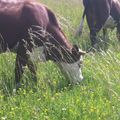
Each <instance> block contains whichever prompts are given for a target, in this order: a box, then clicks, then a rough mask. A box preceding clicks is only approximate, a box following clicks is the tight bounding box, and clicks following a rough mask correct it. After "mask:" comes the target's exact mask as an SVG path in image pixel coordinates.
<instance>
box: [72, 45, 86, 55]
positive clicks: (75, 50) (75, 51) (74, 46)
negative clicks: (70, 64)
mask: <svg viewBox="0 0 120 120" xmlns="http://www.w3.org/2000/svg"><path fill="white" fill-rule="evenodd" d="M72 53H73V54H74V55H78V54H80V55H85V53H86V52H85V51H83V50H81V49H80V48H79V47H78V46H77V45H73V48H72Z"/></svg>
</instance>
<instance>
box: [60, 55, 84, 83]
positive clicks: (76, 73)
mask: <svg viewBox="0 0 120 120" xmlns="http://www.w3.org/2000/svg"><path fill="white" fill-rule="evenodd" d="M81 62H82V56H81V58H80V60H79V61H77V62H75V63H72V64H68V63H64V62H63V63H60V64H59V66H60V68H62V69H61V71H62V72H63V74H64V73H65V74H66V75H67V77H68V78H69V80H70V82H71V83H73V84H77V83H79V82H81V81H82V80H83V76H82V71H81V66H80V65H81Z"/></svg>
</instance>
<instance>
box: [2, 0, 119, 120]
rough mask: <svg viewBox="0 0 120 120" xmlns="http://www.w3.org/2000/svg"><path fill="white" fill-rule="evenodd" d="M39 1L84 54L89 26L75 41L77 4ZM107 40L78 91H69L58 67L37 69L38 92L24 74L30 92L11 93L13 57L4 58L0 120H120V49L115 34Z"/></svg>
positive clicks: (75, 0) (89, 61)
mask: <svg viewBox="0 0 120 120" xmlns="http://www.w3.org/2000/svg"><path fill="white" fill-rule="evenodd" d="M40 1H41V2H42V3H45V4H46V5H48V6H49V8H51V9H52V10H53V11H55V13H56V15H57V17H58V19H59V21H60V23H61V27H62V29H63V31H64V32H65V34H66V35H67V37H68V38H69V39H70V41H71V42H72V43H74V44H78V45H79V46H81V48H83V49H84V50H87V48H89V47H90V41H89V30H88V28H87V25H86V23H85V26H84V32H83V35H82V36H81V37H80V38H76V39H75V38H74V37H73V35H74V31H75V29H76V27H77V25H78V24H79V22H80V19H81V16H82V14H81V13H82V12H81V11H82V6H81V3H80V2H79V0H40ZM109 37H110V42H109V49H108V51H107V52H104V51H103V52H100V53H95V54H86V56H85V57H84V65H83V68H82V70H83V76H84V80H83V81H82V82H81V83H80V84H79V85H74V86H70V85H68V80H66V79H65V77H64V76H63V75H62V73H61V72H60V70H59V69H58V67H57V66H56V65H55V64H54V63H52V62H46V63H37V66H38V70H37V77H38V86H37V87H36V88H37V92H33V89H32V86H33V84H32V80H31V76H30V73H29V71H28V69H26V71H25V73H24V75H23V78H22V79H23V80H24V81H28V82H27V83H28V86H26V88H24V89H21V90H19V92H18V94H14V93H13V89H14V67H15V54H13V53H5V54H1V55H0V119H1V120H120V52H119V51H120V43H119V41H118V40H117V39H116V37H115V30H114V31H113V32H111V31H110V32H109ZM23 84H24V82H23ZM24 86H25V85H24Z"/></svg>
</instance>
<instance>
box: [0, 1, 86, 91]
mask: <svg viewBox="0 0 120 120" xmlns="http://www.w3.org/2000/svg"><path fill="white" fill-rule="evenodd" d="M0 45H1V48H0V52H1V53H2V52H5V51H7V49H9V50H11V51H12V50H15V51H16V53H17V56H16V65H15V81H16V88H17V89H18V88H19V87H20V78H21V76H22V74H23V72H24V69H23V68H24V66H26V65H27V66H28V68H29V70H30V71H31V73H32V75H33V77H34V80H35V81H37V79H36V67H35V66H34V64H33V60H34V59H35V57H36V56H34V54H33V53H34V51H36V49H37V51H39V53H38V57H39V59H41V60H44V61H47V60H52V61H54V62H55V63H56V64H58V66H59V67H60V69H62V70H63V71H64V72H65V73H66V74H67V75H68V77H69V78H70V81H71V83H77V82H80V81H81V80H82V79H83V76H82V73H81V62H82V55H84V54H85V52H84V51H82V50H80V49H79V48H78V47H77V46H76V45H71V44H70V43H69V42H68V40H67V38H66V37H65V35H64V33H63V32H62V30H61V28H60V26H59V24H58V21H57V19H56V17H55V15H54V13H53V12H52V11H51V10H50V9H48V8H47V7H46V6H44V5H43V4H41V3H39V2H36V1H33V0H0Z"/></svg>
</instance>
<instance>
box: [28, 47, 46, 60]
mask: <svg viewBox="0 0 120 120" xmlns="http://www.w3.org/2000/svg"><path fill="white" fill-rule="evenodd" d="M30 58H31V60H32V61H33V62H36V61H43V62H45V61H46V58H45V54H44V49H43V47H36V48H33V51H32V53H30Z"/></svg>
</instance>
